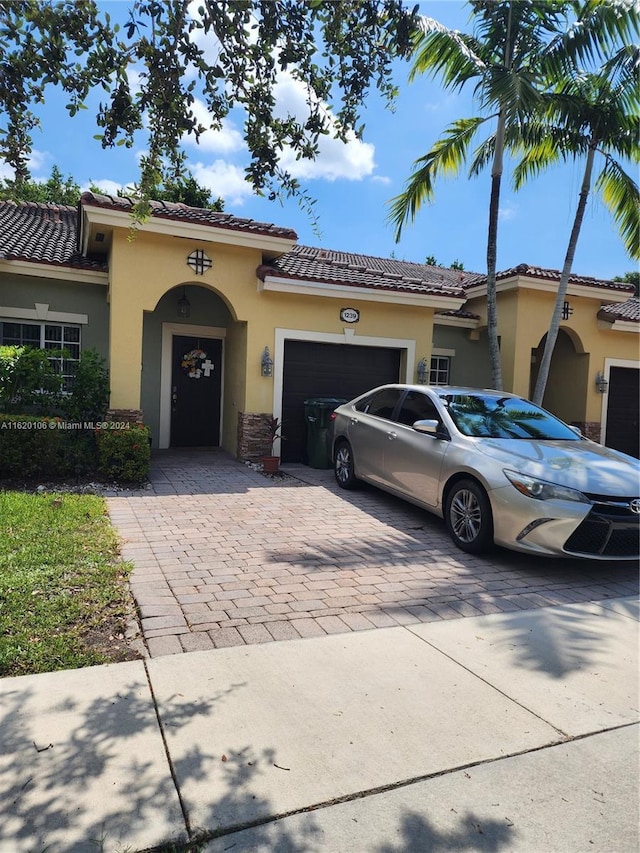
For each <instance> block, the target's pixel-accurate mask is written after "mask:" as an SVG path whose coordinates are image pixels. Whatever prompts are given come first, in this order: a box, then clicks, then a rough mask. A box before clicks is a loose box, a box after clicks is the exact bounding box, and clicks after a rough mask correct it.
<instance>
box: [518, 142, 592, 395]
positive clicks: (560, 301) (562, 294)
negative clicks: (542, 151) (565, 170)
mask: <svg viewBox="0 0 640 853" xmlns="http://www.w3.org/2000/svg"><path fill="white" fill-rule="evenodd" d="M595 154H596V146H595V143H592V144H591V145H590V146H589V153H588V154H587V163H586V166H585V169H584V177H583V179H582V187H581V189H580V197H579V199H578V208H577V210H576V215H575V218H574V220H573V228H572V229H571V236H570V238H569V245H568V247H567V254H566V255H565V259H564V266H563V267H562V273H561V274H560V284H559V285H558V292H557V294H556V302H555V305H554V306H553V314H552V315H551V322H550V324H549V331H548V332H547V340H546V342H545V345H544V352H543V354H542V361H541V362H540V369H539V371H538V379H537V381H536V389H535V391H534V393H533V402H534V403H536V404H537V405H538V406H541V405H542V400H543V398H544V392H545V390H546V387H547V381H548V379H549V368H550V367H551V357H552V355H553V350H554V348H555V345H556V341H557V339H558V332H559V330H560V318H561V316H562V307H563V305H564V300H565V298H566V296H567V288H568V286H569V276H570V274H571V267H572V266H573V258H574V255H575V253H576V246H577V245H578V237H579V235H580V229H581V228H582V220H583V219H584V212H585V209H586V207H587V199H588V198H589V191H590V189H591V174H592V172H593V161H594V159H595Z"/></svg>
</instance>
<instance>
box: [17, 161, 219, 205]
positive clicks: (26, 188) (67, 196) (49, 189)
mask: <svg viewBox="0 0 640 853" xmlns="http://www.w3.org/2000/svg"><path fill="white" fill-rule="evenodd" d="M158 180H160V176H158ZM90 189H91V191H92V192H95V193H102V192H103V190H102V189H101V188H100V187H99V186H95V185H91V187H90ZM81 194H82V189H81V187H80V184H79V183H78V182H77V181H76V180H75V178H73V177H72V176H71V175H68V176H67V177H66V178H65V177H64V175H63V174H62V172H61V171H60V169H59V168H58V166H53V168H52V169H51V175H50V176H49V177H48V178H47V180H46V181H37V180H33V179H31V178H28V179H26V180H22V181H15V180H11V179H9V178H7V179H5V180H2V181H0V200H4V199H12V200H13V201H35V202H39V203H40V204H65V205H70V206H71V207H75V206H76V205H77V204H78V202H79V201H80V196H81ZM121 194H122V195H126V190H123V191H122V193H121ZM150 195H151V196H152V197H153V198H154V199H155V200H156V201H173V202H182V203H183V204H186V205H188V206H189V207H203V208H209V210H217V211H222V210H224V200H223V199H221V198H217V199H213V198H212V197H211V190H209V189H207V187H203V186H201V185H200V184H199V183H198V182H197V181H196V179H195V178H194V177H193V175H190V174H187V175H185V176H183V177H182V178H181V179H180V180H173V181H166V182H165V183H158V184H156V185H155V186H154V187H152V188H151V191H150Z"/></svg>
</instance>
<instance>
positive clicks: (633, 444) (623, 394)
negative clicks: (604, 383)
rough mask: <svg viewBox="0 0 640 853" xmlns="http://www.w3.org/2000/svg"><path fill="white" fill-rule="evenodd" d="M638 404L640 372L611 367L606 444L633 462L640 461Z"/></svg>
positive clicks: (632, 369) (629, 368)
mask: <svg viewBox="0 0 640 853" xmlns="http://www.w3.org/2000/svg"><path fill="white" fill-rule="evenodd" d="M639 401H640V370H638V369H637V368H635V367H612V368H611V370H610V372H609V399H608V402H607V435H606V439H605V444H606V445H607V447H613V448H614V449H615V450H621V451H622V452H623V453H628V454H629V456H635V457H636V458H638V457H640V425H639V423H638V421H639V412H638V408H639V406H640V403H639Z"/></svg>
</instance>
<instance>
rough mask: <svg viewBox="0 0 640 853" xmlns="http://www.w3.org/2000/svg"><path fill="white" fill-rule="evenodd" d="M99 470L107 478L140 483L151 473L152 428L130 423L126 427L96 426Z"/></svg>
mask: <svg viewBox="0 0 640 853" xmlns="http://www.w3.org/2000/svg"><path fill="white" fill-rule="evenodd" d="M95 434H96V442H97V449H98V473H99V474H100V476H101V477H104V478H105V479H107V480H119V481H122V482H125V483H140V482H142V481H143V480H146V478H147V477H148V475H149V462H150V459H151V441H150V433H149V428H148V427H146V426H144V425H142V424H129V425H128V426H127V428H126V429H99V430H96V433H95Z"/></svg>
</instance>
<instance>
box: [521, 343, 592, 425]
mask: <svg viewBox="0 0 640 853" xmlns="http://www.w3.org/2000/svg"><path fill="white" fill-rule="evenodd" d="M546 340H547V336H546V335H545V336H544V337H543V338H542V340H541V341H540V343H539V344H538V346H537V348H536V349H533V350H532V351H531V378H530V387H529V396H530V397H532V396H533V392H534V389H535V387H536V381H537V379H538V370H539V367H540V362H541V361H542V354H543V352H544V346H545V343H546ZM588 370H589V357H588V354H587V353H585V352H584V349H583V347H582V343H581V341H580V339H579V338H578V336H577V335H576V334H575V333H574V332H572V331H571V330H565V329H560V330H559V332H558V339H557V340H556V345H555V347H554V350H553V356H552V358H551V367H550V369H549V378H548V381H547V387H546V389H545V394H544V399H543V401H542V405H543V406H544V408H545V409H548V410H549V411H550V412H553V414H554V415H557V416H558V417H559V418H561V419H562V420H563V421H566V422H567V423H582V422H583V421H584V418H585V412H586V400H587V386H588V381H589V375H588Z"/></svg>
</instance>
